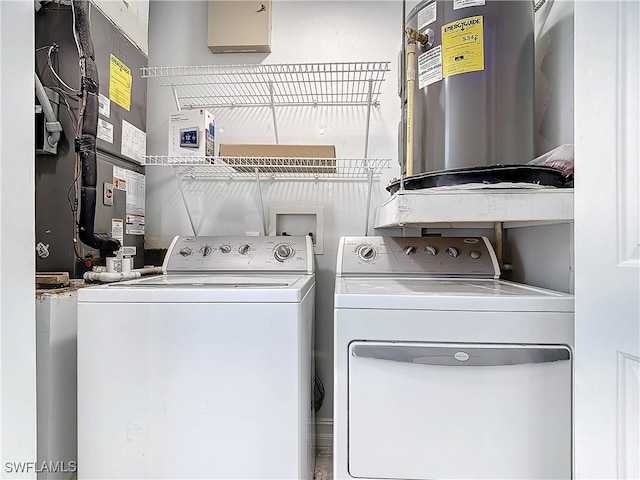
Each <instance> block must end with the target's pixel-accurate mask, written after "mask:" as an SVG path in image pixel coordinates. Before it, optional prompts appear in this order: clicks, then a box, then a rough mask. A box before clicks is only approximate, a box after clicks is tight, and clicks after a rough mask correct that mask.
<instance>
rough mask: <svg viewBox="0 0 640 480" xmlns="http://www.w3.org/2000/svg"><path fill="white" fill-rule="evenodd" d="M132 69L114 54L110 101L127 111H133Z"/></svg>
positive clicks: (111, 70)
mask: <svg viewBox="0 0 640 480" xmlns="http://www.w3.org/2000/svg"><path fill="white" fill-rule="evenodd" d="M131 82H132V77H131V69H130V68H129V67H127V66H126V65H125V64H124V63H123V62H122V61H121V60H119V59H118V57H116V56H115V55H114V54H113V53H112V54H111V62H110V67H109V99H110V100H111V101H112V102H113V103H117V104H118V105H120V106H121V107H122V108H124V109H125V110H126V111H129V110H130V109H131Z"/></svg>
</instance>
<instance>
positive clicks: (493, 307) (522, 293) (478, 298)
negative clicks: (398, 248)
mask: <svg viewBox="0 0 640 480" xmlns="http://www.w3.org/2000/svg"><path fill="white" fill-rule="evenodd" d="M335 308H336V309H364V310H368V309H376V310H380V309H394V310H450V311H512V312H516V311H522V312H524V311H527V312H573V310H574V300H573V295H569V294H566V293H561V292H555V291H551V290H546V289H542V288H537V287H532V286H530V285H523V284H519V283H514V282H508V281H505V280H495V279H481V278H479V279H463V278H448V279H447V278H411V277H393V278H389V277H387V278H376V277H341V278H336V285H335Z"/></svg>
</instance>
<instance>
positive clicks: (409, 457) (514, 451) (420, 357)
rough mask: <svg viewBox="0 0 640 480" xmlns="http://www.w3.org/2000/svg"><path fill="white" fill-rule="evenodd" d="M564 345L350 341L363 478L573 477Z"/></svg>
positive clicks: (357, 473)
mask: <svg viewBox="0 0 640 480" xmlns="http://www.w3.org/2000/svg"><path fill="white" fill-rule="evenodd" d="M571 371H572V370H571V352H570V350H569V348H568V347H566V346H563V345H558V346H548V345H489V344H486V345H485V344H448V343H400V342H388V343H385V342H352V343H351V345H350V348H349V473H350V474H351V476H352V477H355V478H368V479H369V478H370V479H377V478H381V479H382V478H384V479H390V478H398V479H411V480H418V479H420V480H422V479H425V480H426V479H441V478H449V479H452V478H476V479H479V478H492V479H495V478H509V479H517V478H519V479H525V478H526V479H534V478H538V479H543V478H546V479H548V478H554V479H563V478H566V479H570V478H571V465H572V461H571V431H572V428H571V404H572V400H571V391H572V386H571V382H572V375H571Z"/></svg>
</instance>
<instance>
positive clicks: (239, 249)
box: [238, 243, 251, 255]
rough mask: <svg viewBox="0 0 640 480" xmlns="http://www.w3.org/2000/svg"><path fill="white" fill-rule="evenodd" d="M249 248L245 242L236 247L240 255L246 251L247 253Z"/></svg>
mask: <svg viewBox="0 0 640 480" xmlns="http://www.w3.org/2000/svg"><path fill="white" fill-rule="evenodd" d="M249 250H251V247H250V246H249V245H247V244H246V243H243V244H242V245H240V246H239V247H238V253H239V254H240V255H246V254H247V253H249Z"/></svg>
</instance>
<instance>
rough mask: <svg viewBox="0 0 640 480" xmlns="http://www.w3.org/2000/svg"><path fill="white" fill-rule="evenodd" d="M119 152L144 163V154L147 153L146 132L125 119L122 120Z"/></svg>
mask: <svg viewBox="0 0 640 480" xmlns="http://www.w3.org/2000/svg"><path fill="white" fill-rule="evenodd" d="M120 152H122V154H123V155H124V156H126V157H129V158H131V159H132V160H135V161H137V162H139V163H144V156H145V155H146V153H147V134H146V133H145V132H143V131H142V130H140V129H139V128H138V127H136V126H134V125H131V124H130V123H129V122H127V121H126V120H122V144H121V146H120Z"/></svg>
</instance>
